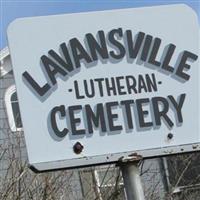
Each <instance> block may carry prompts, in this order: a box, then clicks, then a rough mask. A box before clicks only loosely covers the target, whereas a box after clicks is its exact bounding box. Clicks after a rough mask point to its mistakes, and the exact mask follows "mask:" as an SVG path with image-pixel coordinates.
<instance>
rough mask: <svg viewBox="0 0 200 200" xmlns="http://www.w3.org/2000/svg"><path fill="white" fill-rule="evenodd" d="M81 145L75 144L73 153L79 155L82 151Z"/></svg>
mask: <svg viewBox="0 0 200 200" xmlns="http://www.w3.org/2000/svg"><path fill="white" fill-rule="evenodd" d="M83 148H84V147H83V145H82V144H81V143H80V142H76V143H75V144H74V146H73V150H74V153H76V154H80V153H81V152H82V151H83Z"/></svg>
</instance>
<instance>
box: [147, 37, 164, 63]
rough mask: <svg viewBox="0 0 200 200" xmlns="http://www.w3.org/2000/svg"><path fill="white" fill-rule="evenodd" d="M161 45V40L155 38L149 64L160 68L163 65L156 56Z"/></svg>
mask: <svg viewBox="0 0 200 200" xmlns="http://www.w3.org/2000/svg"><path fill="white" fill-rule="evenodd" d="M160 44H161V39H160V38H155V39H154V43H153V47H152V50H151V53H150V56H149V60H148V63H150V64H152V65H154V66H157V67H159V66H160V65H161V63H160V62H159V61H157V60H156V56H157V54H158V50H159V48H160Z"/></svg>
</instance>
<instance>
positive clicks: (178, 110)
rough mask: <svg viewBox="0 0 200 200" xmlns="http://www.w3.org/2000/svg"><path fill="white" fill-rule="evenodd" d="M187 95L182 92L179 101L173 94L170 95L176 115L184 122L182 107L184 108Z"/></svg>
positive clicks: (179, 120) (180, 121)
mask: <svg viewBox="0 0 200 200" xmlns="http://www.w3.org/2000/svg"><path fill="white" fill-rule="evenodd" d="M185 96H186V94H181V95H180V97H179V99H178V101H179V102H177V101H176V100H175V99H174V97H173V96H172V95H169V96H168V98H169V100H170V102H171V103H172V105H173V107H174V108H175V110H176V116H177V118H178V122H179V123H183V116H182V111H181V109H182V107H183V103H184V101H185Z"/></svg>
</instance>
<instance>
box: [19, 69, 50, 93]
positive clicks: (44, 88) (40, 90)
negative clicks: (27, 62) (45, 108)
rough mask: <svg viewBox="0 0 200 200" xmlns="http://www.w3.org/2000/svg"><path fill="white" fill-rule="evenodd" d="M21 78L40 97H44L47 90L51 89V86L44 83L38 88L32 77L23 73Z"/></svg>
mask: <svg viewBox="0 0 200 200" xmlns="http://www.w3.org/2000/svg"><path fill="white" fill-rule="evenodd" d="M22 76H23V77H24V78H25V80H26V81H27V82H28V83H29V85H30V86H31V87H32V88H33V89H34V90H35V91H36V92H37V94H39V95H40V96H44V95H45V94H46V93H47V92H48V91H49V89H50V88H51V86H50V85H49V84H48V83H46V84H45V85H43V86H40V85H39V84H38V83H37V82H36V81H35V80H34V79H33V78H32V76H31V75H30V74H29V73H28V72H27V71H25V72H24V73H23V74H22Z"/></svg>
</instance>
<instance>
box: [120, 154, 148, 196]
mask: <svg viewBox="0 0 200 200" xmlns="http://www.w3.org/2000/svg"><path fill="white" fill-rule="evenodd" d="M141 160H142V157H141V156H139V155H132V156H131V157H128V158H123V159H121V160H120V161H119V164H118V166H119V167H120V169H121V172H122V177H123V181H124V187H125V190H126V195H127V199H128V200H144V199H145V197H144V191H143V187H142V182H141V178H140V170H139V163H140V161H141Z"/></svg>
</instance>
